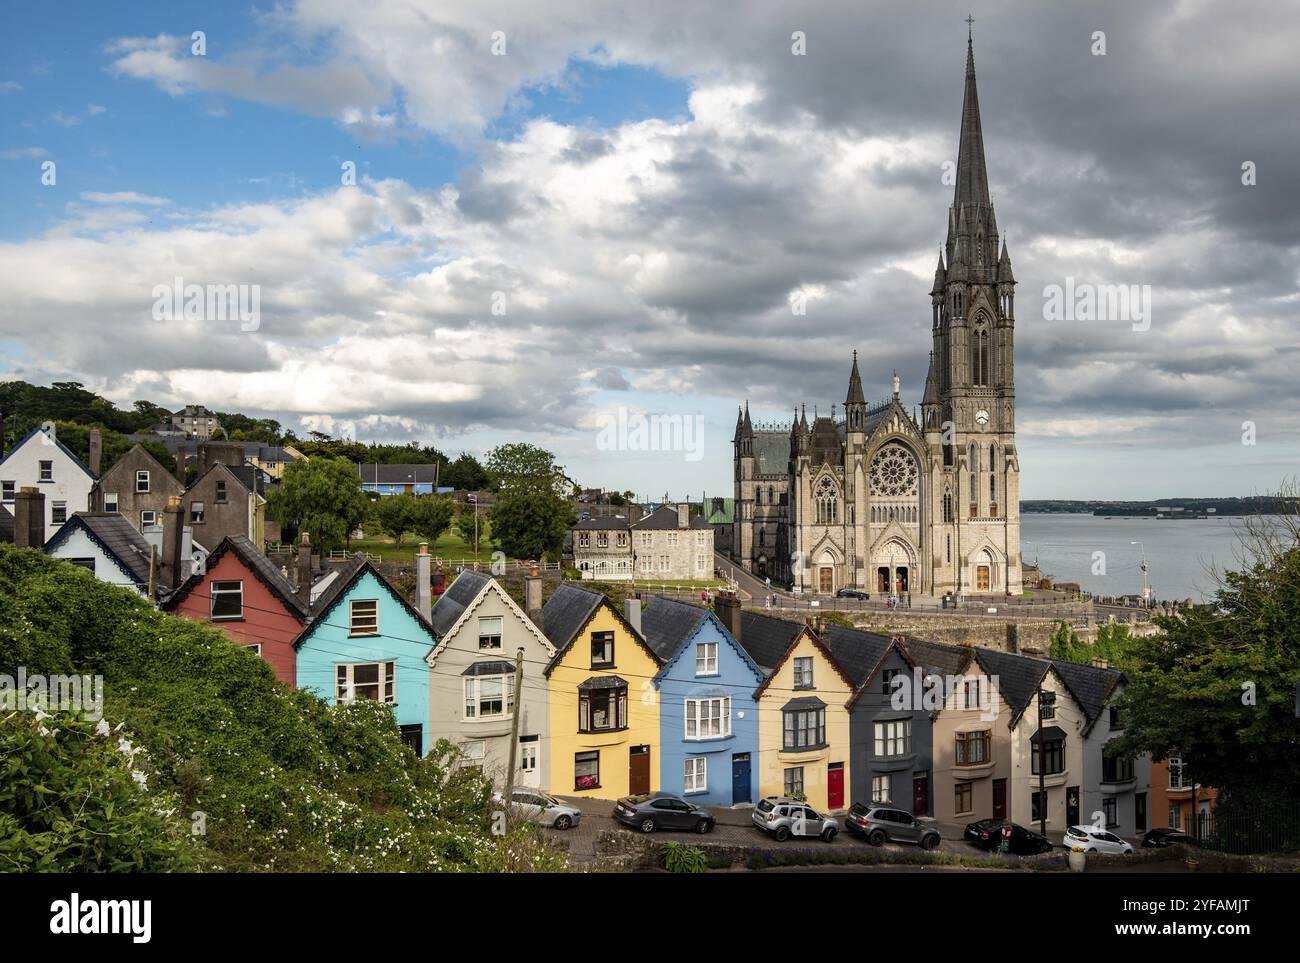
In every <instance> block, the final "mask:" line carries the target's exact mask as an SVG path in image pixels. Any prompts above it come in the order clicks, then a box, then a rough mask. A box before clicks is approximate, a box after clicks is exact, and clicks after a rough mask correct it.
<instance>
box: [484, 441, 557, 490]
mask: <svg viewBox="0 0 1300 963" xmlns="http://www.w3.org/2000/svg"><path fill="white" fill-rule="evenodd" d="M487 470H488V472H489V473H490V474H491V475H492V478H493V480H494V481H495V483H496V485H497V487H498V489H499V490H500V491H503V492H504V491H515V490H520V489H526V490H535V489H542V490H546V491H551V492H553V493H555V494H557V495H560V494H564V493H567V492H568V491H569V489H570V488H571V487H572V484H573V483H572V482H571V481H570V480H569V479H568V478H567V477H566V476H565V474H564V469H563V468H561V467H560V466H559V465H557V464H555V456H554V455H552V454H551V453H550V452H549V451H547V450H546V449H544V448H538V447H537V446H536V445H529V444H526V443H524V442H516V443H513V444H509V445H499V446H498V447H496V448H493V449H492V450H491V451H490V452H488V456H487Z"/></svg>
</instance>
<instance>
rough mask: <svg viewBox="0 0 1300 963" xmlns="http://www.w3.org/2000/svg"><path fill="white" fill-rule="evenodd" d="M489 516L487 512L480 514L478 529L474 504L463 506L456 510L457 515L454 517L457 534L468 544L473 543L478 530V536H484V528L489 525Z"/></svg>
mask: <svg viewBox="0 0 1300 963" xmlns="http://www.w3.org/2000/svg"><path fill="white" fill-rule="evenodd" d="M487 518H488V516H487V513H486V512H484V513H482V514H480V516H479V519H478V528H477V529H476V528H475V521H474V506H473V505H465V506H463V507H462V508H461V509H460V510H459V511H458V512H456V517H455V518H454V519H453V524H454V526H455V529H456V534H457V535H459V536H460V537H461V540H462V541H463V542H464V543H465V544H466V545H473V544H474V536H475V533H476V531H477V534H478V536H479V537H480V538H481V537H482V535H483V529H484V528H486V527H487Z"/></svg>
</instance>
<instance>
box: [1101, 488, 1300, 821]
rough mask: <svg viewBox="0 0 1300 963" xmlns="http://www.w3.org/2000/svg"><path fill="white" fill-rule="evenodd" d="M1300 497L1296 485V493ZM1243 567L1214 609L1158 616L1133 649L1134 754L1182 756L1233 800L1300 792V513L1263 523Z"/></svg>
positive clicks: (1127, 695)
mask: <svg viewBox="0 0 1300 963" xmlns="http://www.w3.org/2000/svg"><path fill="white" fill-rule="evenodd" d="M1293 494H1294V492H1293ZM1242 542H1243V544H1242V551H1241V552H1240V556H1241V558H1242V559H1243V560H1248V561H1243V563H1242V564H1243V565H1244V567H1243V568H1242V570H1240V571H1226V572H1220V573H1217V574H1218V582H1219V585H1218V589H1217V591H1216V593H1215V596H1214V598H1213V600H1212V601H1211V603H1210V604H1208V605H1205V606H1197V607H1195V608H1191V609H1185V610H1182V611H1180V612H1178V613H1177V614H1176V615H1172V616H1168V617H1163V616H1162V617H1158V618H1157V619H1156V620H1155V621H1156V623H1157V624H1158V625H1159V626H1160V628H1161V629H1163V630H1164V634H1163V635H1154V636H1144V637H1137V638H1133V639H1131V640H1129V642H1128V645H1127V647H1126V651H1127V655H1128V659H1127V662H1126V669H1125V674H1126V675H1127V676H1128V680H1129V682H1128V686H1127V688H1126V689H1125V692H1124V695H1123V696H1122V697H1121V699H1120V711H1121V712H1122V713H1123V714H1124V718H1125V735H1124V740H1123V749H1124V751H1126V752H1131V753H1133V754H1137V753H1140V752H1144V751H1145V752H1150V753H1151V754H1152V755H1153V756H1155V757H1156V758H1158V759H1159V758H1164V757H1166V756H1168V755H1171V754H1175V753H1176V754H1177V755H1180V756H1181V757H1182V758H1183V760H1184V762H1185V763H1186V764H1187V765H1188V767H1189V770H1190V771H1191V772H1192V773H1193V775H1194V778H1195V779H1196V780H1197V781H1198V782H1200V783H1203V784H1205V785H1210V786H1214V787H1216V788H1218V789H1219V790H1220V792H1223V793H1227V794H1228V795H1229V796H1232V795H1234V794H1236V795H1239V796H1245V795H1253V796H1255V797H1257V798H1258V797H1265V798H1272V799H1279V798H1288V797H1289V798H1295V796H1296V794H1297V793H1300V719H1297V718H1296V713H1295V697H1296V686H1297V685H1298V684H1300V632H1297V631H1296V626H1297V625H1300V548H1298V547H1297V545H1300V520H1298V518H1297V516H1295V515H1288V516H1283V517H1282V518H1280V519H1257V520H1255V521H1253V522H1249V523H1247V527H1246V531H1245V532H1244V533H1243V536H1242Z"/></svg>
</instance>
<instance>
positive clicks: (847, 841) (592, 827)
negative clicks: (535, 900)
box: [546, 796, 1060, 866]
mask: <svg viewBox="0 0 1300 963" xmlns="http://www.w3.org/2000/svg"><path fill="white" fill-rule="evenodd" d="M559 798H560V799H562V800H564V801H565V802H567V803H571V804H573V805H575V806H577V807H578V809H580V810H581V811H582V818H581V819H580V820H579V821H578V825H577V826H574V827H573V828H572V829H566V830H564V831H560V830H556V829H548V830H546V832H547V834H548V835H549V836H550V837H551V838H552V839H553V840H555V841H557V842H563V843H565V844H567V845H568V847H569V853H570V855H571V856H572V857H573V860H574V862H575V863H577V864H578V865H579V866H588V865H590V864H592V863H593V862H594V861H595V859H596V840H597V838H598V837H599V836H600V834H601V833H602V832H619V833H632V834H636V835H639V833H637V831H636V830H634V829H631V828H629V827H627V826H624V825H623V824H622V823H620V822H618V821H617V820H616V819H614V817H613V810H614V802H613V801H612V800H604V799H591V798H582V799H578V798H575V797H572V796H560V797H559ZM706 808H708V809H709V811H710V812H712V813H713V815H714V820H715V825H714V828H713V832H711V833H709V834H708V835H707V836H705V837H703V839H702V838H701V837H700V836H699V835H697V834H696V833H693V832H689V831H673V830H658V831H656V832H655V834H654V836H655V839H657V840H660V841H666V840H676V841H678V842H685V843H692V842H700V841H708V842H711V843H720V844H722V845H729V846H743V847H745V848H747V849H750V850H755V851H760V850H769V849H770V850H779V849H782V848H785V847H789V846H795V845H798V846H826V847H828V848H834V847H840V848H843V847H846V846H855V847H870V846H871V844H870V843H868V842H867V841H866V840H865V839H863V838H862V837H861V836H859V835H858V834H857V833H853V832H850V831H848V830H846V829H843V828H842V827H843V826H844V814H843V813H835V814H834V815H835V818H836V819H838V820H839V823H840V826H841V831H840V832H839V833H838V834H837V835H836V837H835V839H834V840H832V841H831V842H829V843H823V842H821V841H820V840H817V839H801V840H790V841H787V842H784V843H781V842H777V841H776V839H774V838H773V837H772V836H770V835H768V834H767V833H765V832H764V831H763V830H761V829H759V828H758V827H756V826H755V825H754V824H753V822H752V821H751V813H752V812H753V810H752V809H751V808H749V807H744V808H728V807H722V806H709V807H706ZM928 822H930V823H931V824H932V825H933V826H934V827H935V828H936V829H938V830H939V833H940V836H941V837H942V841H941V842H940V843H939V847H938V850H936V851H937V852H944V853H964V854H966V855H969V856H978V855H981V854H982V853H983V850H980V849H978V848H977V847H975V846H973V845H971V844H970V843H968V842H966V841H965V840H964V839H963V838H962V833H963V831H964V830H965V825H966V824H965V823H963V824H961V825H960V826H958V825H954V824H945V823H940V822H937V821H935V820H928ZM1048 836H1049V837H1051V838H1053V839H1054V841H1055V842H1057V843H1058V845H1059V842H1060V839H1059V837H1060V834H1059V833H1056V834H1052V833H1049V834H1048ZM882 848H883V849H886V850H895V851H915V850H916V847H915V846H912V845H909V844H907V843H885V844H884V845H883V846H882Z"/></svg>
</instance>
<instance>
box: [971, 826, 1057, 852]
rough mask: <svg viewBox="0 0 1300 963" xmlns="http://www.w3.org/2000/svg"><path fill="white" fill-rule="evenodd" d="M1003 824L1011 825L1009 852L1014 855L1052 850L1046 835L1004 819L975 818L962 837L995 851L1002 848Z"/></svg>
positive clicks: (980, 846)
mask: <svg viewBox="0 0 1300 963" xmlns="http://www.w3.org/2000/svg"><path fill="white" fill-rule="evenodd" d="M1004 826H1010V827H1011V852H1012V853H1013V854H1015V855H1016V856H1033V855H1035V854H1037V853H1050V852H1051V851H1052V841H1051V840H1050V839H1048V838H1047V837H1046V836H1043V835H1041V834H1040V833H1036V832H1034V831H1033V830H1032V829H1026V828H1025V827H1024V826H1021V825H1020V824H1019V823H1013V822H1009V821H1008V820H1005V819H980V820H977V821H976V822H973V823H971V824H969V825H968V826H967V827H966V831H965V833H964V834H963V838H965V840H966V842H968V843H971V844H973V845H975V846H978V847H979V848H980V849H987V850H990V851H991V852H997V851H999V850H1001V849H1002V829H1003V827H1004Z"/></svg>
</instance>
